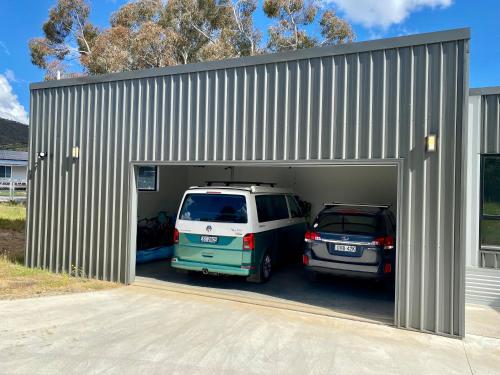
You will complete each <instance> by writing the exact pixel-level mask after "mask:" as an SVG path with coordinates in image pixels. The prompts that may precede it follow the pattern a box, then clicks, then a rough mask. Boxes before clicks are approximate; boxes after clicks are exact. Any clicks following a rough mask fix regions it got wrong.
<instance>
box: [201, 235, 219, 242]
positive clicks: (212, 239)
mask: <svg viewBox="0 0 500 375" xmlns="http://www.w3.org/2000/svg"><path fill="white" fill-rule="evenodd" d="M218 239H219V238H218V237H217V236H201V238H200V241H201V242H204V243H217V241H218Z"/></svg>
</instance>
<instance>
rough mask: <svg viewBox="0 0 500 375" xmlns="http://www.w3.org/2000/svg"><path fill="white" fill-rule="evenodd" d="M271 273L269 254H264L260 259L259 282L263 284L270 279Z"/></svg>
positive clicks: (271, 263)
mask: <svg viewBox="0 0 500 375" xmlns="http://www.w3.org/2000/svg"><path fill="white" fill-rule="evenodd" d="M272 272H273V260H272V259H271V255H270V254H269V253H265V254H264V258H262V263H261V265H260V282H262V283H265V282H267V281H269V279H270V278H271V274H272Z"/></svg>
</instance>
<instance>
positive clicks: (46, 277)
mask: <svg viewBox="0 0 500 375" xmlns="http://www.w3.org/2000/svg"><path fill="white" fill-rule="evenodd" d="M118 286H119V284H116V283H110V282H106V281H100V280H93V279H84V278H78V277H71V276H69V275H68V274H64V273H63V274H55V273H52V272H49V271H46V270H42V269H39V268H28V267H25V266H23V265H21V264H19V263H16V262H13V261H11V260H10V259H8V258H7V257H5V256H0V299H15V298H27V297H36V296H42V295H54V294H64V293H77V292H88V291H96V290H105V289H110V288H116V287H118Z"/></svg>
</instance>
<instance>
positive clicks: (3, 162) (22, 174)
mask: <svg viewBox="0 0 500 375" xmlns="http://www.w3.org/2000/svg"><path fill="white" fill-rule="evenodd" d="M27 178H28V153H27V152H24V151H9V150H0V181H2V180H3V181H5V180H13V181H14V183H16V184H20V185H26V181H27Z"/></svg>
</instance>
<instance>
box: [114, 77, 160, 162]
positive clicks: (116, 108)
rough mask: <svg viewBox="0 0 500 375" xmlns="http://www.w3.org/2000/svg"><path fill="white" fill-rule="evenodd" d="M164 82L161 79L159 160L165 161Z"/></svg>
mask: <svg viewBox="0 0 500 375" xmlns="http://www.w3.org/2000/svg"><path fill="white" fill-rule="evenodd" d="M166 80H167V77H161V121H160V160H165V128H166V121H165V119H166V117H167V102H166V95H167V90H166V87H165V86H166ZM116 109H117V110H118V105H117V106H116ZM158 110H159V109H158ZM115 124H116V123H115Z"/></svg>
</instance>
